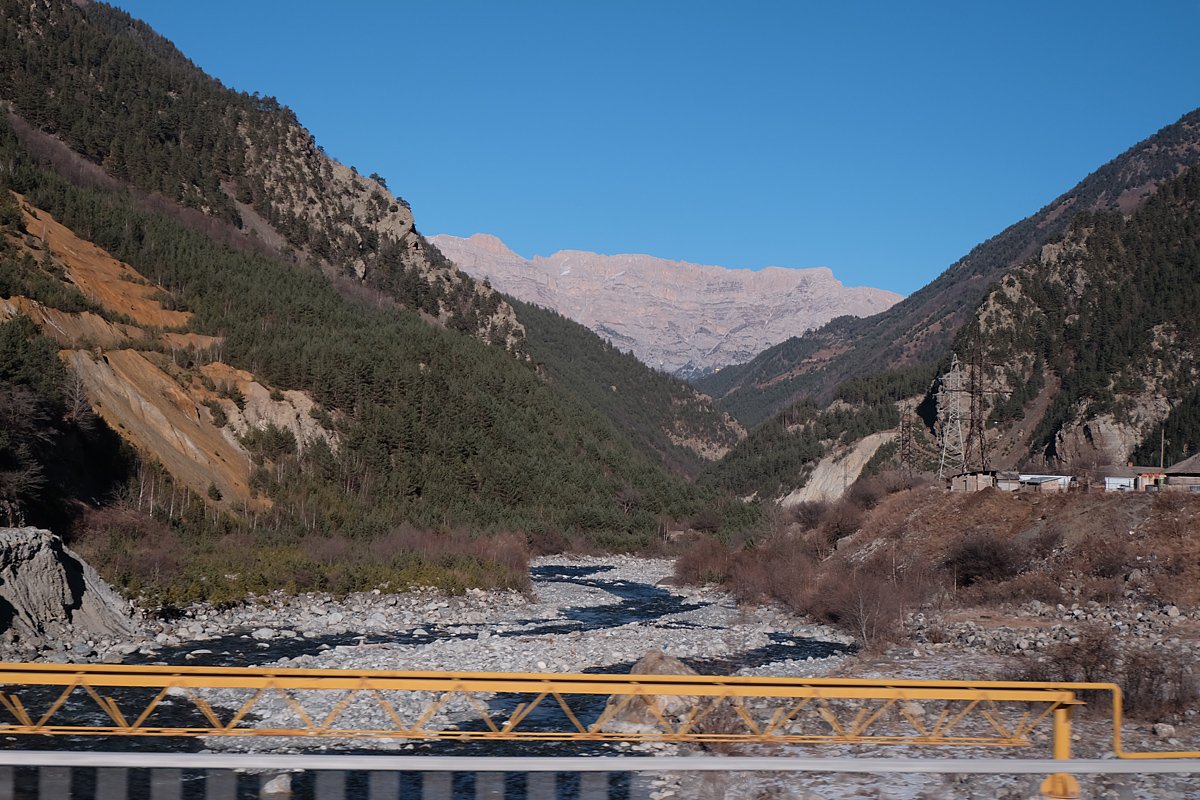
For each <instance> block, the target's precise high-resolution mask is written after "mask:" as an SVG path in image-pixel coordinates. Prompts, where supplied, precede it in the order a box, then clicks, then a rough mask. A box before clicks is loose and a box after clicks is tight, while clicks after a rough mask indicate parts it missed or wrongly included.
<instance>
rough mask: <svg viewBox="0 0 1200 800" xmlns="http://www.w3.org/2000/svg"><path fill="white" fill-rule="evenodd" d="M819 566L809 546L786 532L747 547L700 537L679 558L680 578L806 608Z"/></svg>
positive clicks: (750, 597) (742, 597) (796, 608)
mask: <svg viewBox="0 0 1200 800" xmlns="http://www.w3.org/2000/svg"><path fill="white" fill-rule="evenodd" d="M816 571H817V566H816V562H815V560H814V558H813V556H812V555H811V553H810V552H809V549H808V547H807V545H806V544H805V543H804V542H803V541H802V540H800V539H796V538H794V537H790V536H786V535H778V536H772V537H770V538H768V539H766V540H764V541H762V542H758V543H755V544H751V543H747V544H746V545H744V546H742V547H731V546H729V545H726V544H724V543H722V542H720V541H718V540H717V539H715V538H713V537H711V536H704V537H699V538H698V539H696V540H695V541H694V542H692V543H691V545H690V546H689V547H688V549H687V550H685V551H684V552H683V553H681V554H680V555H679V557H678V558H677V559H676V560H675V579H676V580H677V581H679V582H682V583H690V584H694V585H702V584H705V583H715V584H719V585H720V586H722V587H723V588H725V589H726V590H727V591H728V592H730V593H731V594H732V595H734V596H735V597H736V598H738V600H740V601H743V602H748V603H758V602H762V601H764V600H774V601H776V602H778V603H780V604H782V605H784V606H786V607H788V608H790V609H792V610H794V611H797V612H801V613H803V612H805V611H807V610H808V607H809V603H810V600H811V597H812V594H813V586H814V584H815V580H816V579H815V575H816Z"/></svg>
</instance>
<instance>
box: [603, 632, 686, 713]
mask: <svg viewBox="0 0 1200 800" xmlns="http://www.w3.org/2000/svg"><path fill="white" fill-rule="evenodd" d="M629 674H630V675H699V674H700V673H698V672H696V670H694V669H692V668H691V667H689V666H688V665H687V664H685V663H683V662H682V661H680V660H679V659H678V658H673V657H672V656H668V655H664V654H663V653H662V652H661V651H659V650H651V651H650V652H649V653H647V654H646V655H645V656H643V657H642V658H641V659H639V660H638V662H637V663H636V664H634V665H633V667H632V668H631V669H630V670H629ZM697 699H698V698H696V697H695V696H693V695H678V696H673V695H648V696H647V695H634V696H632V697H631V696H629V695H620V694H614V695H613V696H612V697H610V698H609V700H608V705H607V707H606V708H605V709H604V713H605V715H606V716H607V715H608V714H610V713H611V714H612V718H611V719H610V720H609V721H608V722H607V723H605V725H604V730H605V731H606V732H612V733H661V732H662V730H663V725H662V722H660V721H659V720H660V719H668V720H669V719H673V718H678V717H681V716H684V715H686V714H687V713H688V712H689V711H690V710H691V709H692V708H693V707H695V705H696V702H697Z"/></svg>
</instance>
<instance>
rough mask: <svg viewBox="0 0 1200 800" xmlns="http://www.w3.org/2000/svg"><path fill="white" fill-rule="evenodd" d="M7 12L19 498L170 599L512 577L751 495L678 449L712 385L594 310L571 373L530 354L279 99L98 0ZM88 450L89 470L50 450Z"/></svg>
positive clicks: (11, 479) (6, 202)
mask: <svg viewBox="0 0 1200 800" xmlns="http://www.w3.org/2000/svg"><path fill="white" fill-rule="evenodd" d="M0 11H2V12H3V18H2V20H0V59H2V67H3V68H2V69H0V97H2V98H3V99H4V100H5V101H7V102H8V103H10V104H11V105H10V109H9V111H10V113H9V114H8V115H5V116H2V117H0V201H2V202H0V205H2V206H3V215H4V218H5V220H6V222H5V224H6V225H8V227H7V228H6V232H5V234H4V236H5V243H4V247H3V248H2V251H3V252H0V295H2V296H3V298H5V299H4V300H3V301H0V302H2V303H3V309H2V311H3V313H2V314H0V316H4V317H6V318H7V319H8V320H9V321H8V322H7V323H5V327H3V328H2V329H0V399H2V397H14V398H18V399H19V400H20V402H21V403H23V404H24V405H22V406H21V407H22V408H29V409H32V410H31V411H30V412H29V413H25V412H22V413H21V414H15V413H14V414H13V415H10V417H6V418H5V420H6V421H5V422H4V424H6V425H7V424H9V422H11V421H12V420H19V421H22V422H21V424H22V425H31V427H29V429H28V430H26V431H24V433H22V434H21V436H10V437H9V438H8V439H6V440H4V441H3V442H2V443H0V445H2V448H4V449H3V452H0V461H3V463H0V472H3V473H4V474H3V476H0V477H3V481H0V499H2V500H3V501H4V503H5V505H3V506H0V513H6V514H7V515H8V517H9V518H10V519H12V520H13V521H21V520H24V521H26V522H29V523H35V524H44V525H49V526H52V527H53V528H54V529H55V530H57V531H59V532H61V533H64V534H66V535H68V536H73V537H75V538H76V539H77V540H78V544H79V546H80V547H81V548H82V549H83V550H84V551H86V552H87V553H88V554H89V557H95V558H98V559H100V560H101V561H100V566H102V567H104V568H105V570H106V574H107V575H108V577H110V578H111V579H113V580H116V581H118V582H120V583H123V584H126V585H129V586H131V587H133V586H141V587H142V588H147V587H149V586H150V585H151V584H152V583H153V584H154V587H155V588H156V589H157V590H159V591H163V592H168V593H170V594H169V597H170V598H171V599H172V601H178V600H184V599H187V598H189V597H197V596H207V597H224V598H229V597H234V598H236V597H240V596H243V595H244V594H245V592H246V591H261V590H263V589H264V588H269V587H271V586H283V585H288V586H294V587H296V588H306V587H307V588H327V589H332V590H335V591H345V590H349V589H354V588H370V587H372V586H376V585H380V584H387V585H394V586H400V587H404V586H408V585H411V584H414V583H419V584H431V583H439V584H441V585H446V586H448V587H450V588H461V587H462V586H463V585H479V584H489V583H490V584H504V585H519V584H520V582H521V581H523V580H524V579H525V577H524V576H525V572H524V570H523V561H522V558H523V556H522V555H521V554H522V553H523V552H525V551H526V548H527V547H529V546H534V547H551V548H552V547H563V546H566V545H567V544H568V543H569V541H571V540H574V541H576V542H577V543H579V544H580V545H581V546H584V547H588V548H610V549H622V548H629V547H637V546H640V545H644V544H646V543H647V542H649V541H651V540H652V539H653V537H655V536H657V535H658V533H659V532H660V531H661V530H662V529H663V527H664V526H665V525H667V524H668V523H669V522H670V521H672V520H685V519H687V518H690V517H692V516H693V515H696V514H698V513H700V512H701V511H704V510H705V509H708V508H712V507H715V506H717V505H720V506H721V507H722V508H723V516H724V519H725V520H726V523H727V525H730V526H734V527H736V526H737V525H744V524H746V522H747V520H749V519H751V518H752V517H753V516H754V513H755V512H754V510H753V509H750V508H743V507H741V506H740V505H737V504H733V505H731V504H729V503H728V501H726V500H723V499H721V498H720V497H719V496H718V495H717V494H716V493H714V492H712V491H711V490H708V489H705V488H703V487H699V486H697V485H695V484H691V483H689V482H687V481H686V480H684V479H681V478H680V477H678V476H677V475H672V474H670V473H669V472H668V471H666V470H664V469H663V468H662V467H661V464H662V463H664V462H665V463H668V464H671V465H672V466H674V467H676V469H677V471H679V472H687V471H689V470H691V469H693V467H694V464H695V456H692V455H689V454H687V453H686V452H685V451H684V450H683V449H682V448H684V447H697V448H701V449H703V447H707V446H710V445H712V446H727V445H728V444H729V443H731V441H732V440H733V439H735V438H736V433H731V432H730V430H731V429H730V428H729V426H727V425H725V423H720V424H717V425H714V424H713V421H714V420H717V421H719V420H720V416H719V415H717V414H715V413H714V412H712V410H711V409H710V408H708V407H707V406H706V405H705V404H704V402H703V400H702V398H698V397H697V396H696V395H695V393H694V392H692V391H691V390H690V389H689V388H688V387H686V386H684V385H682V384H679V385H675V384H671V385H666V384H662V385H660V384H657V383H655V384H653V385H652V386H650V385H648V384H646V383H645V380H646V376H647V375H649V374H650V372H649V370H648V369H646V368H645V367H643V366H642V365H640V364H627V363H625V362H624V361H622V360H621V359H615V360H614V359H610V358H608V357H606V356H603V354H600V353H594V352H591V350H588V348H592V349H596V348H600V349H603V348H602V343H600V342H599V340H598V339H596V338H595V337H594V336H591V335H590V334H589V335H587V341H586V343H585V344H584V345H583V346H582V347H583V350H580V351H579V352H580V355H579V356H578V358H579V360H580V361H579V363H587V364H589V367H588V369H587V370H584V371H583V373H586V374H582V377H581V378H580V379H579V380H576V378H575V377H572V374H573V372H578V370H575V368H574V367H573V366H572V365H571V364H570V363H569V361H570V359H571V358H573V357H574V356H572V355H570V348H569V347H568V348H566V349H567V351H568V355H567V358H566V360H565V361H564V360H559V361H556V360H555V358H556V357H557V356H552V355H547V356H546V357H545V358H540V359H538V360H535V359H534V358H532V357H531V356H530V355H529V354H528V353H527V352H526V343H525V336H524V331H523V328H522V327H521V325H520V324H519V323H518V322H517V321H516V318H515V316H514V315H513V312H512V309H511V306H509V305H508V303H507V302H506V301H504V300H503V299H502V298H501V297H500V296H499V295H498V294H497V293H496V292H493V291H492V290H491V289H490V287H488V286H486V284H483V283H478V282H475V281H473V280H471V279H470V278H469V277H468V276H465V275H463V274H461V273H459V272H458V271H457V270H455V269H454V267H453V265H450V264H448V263H447V262H444V260H443V259H441V257H440V254H438V253H437V251H436V249H435V248H432V247H429V246H428V245H427V244H426V243H425V241H424V239H423V238H421V237H420V235H419V234H418V233H417V232H416V231H415V229H414V228H413V227H412V216H411V214H410V213H409V211H408V209H407V207H406V206H405V205H404V204H403V203H402V202H401V201H398V200H395V198H394V197H393V196H392V195H391V194H390V193H389V192H388V191H387V190H386V189H385V187H384V186H383V183H382V181H381V180H378V179H363V178H361V177H360V176H357V175H356V174H355V173H354V171H353V170H351V169H349V168H342V167H340V166H339V165H337V164H335V163H334V162H332V161H330V160H329V159H327V158H325V156H324V155H323V154H321V153H320V150H319V149H318V148H316V147H315V145H313V143H311V142H310V141H309V140H308V139H307V138H306V137H307V134H305V133H304V132H303V129H301V128H300V127H299V125H298V124H297V123H296V121H295V120H294V118H293V117H292V116H291V114H290V112H288V111H287V110H286V109H284V108H282V107H280V106H278V104H276V103H274V101H271V100H269V99H267V100H263V99H260V98H257V97H251V96H248V95H244V94H235V93H233V92H230V91H229V90H227V89H224V88H223V87H221V86H220V84H219V83H217V82H216V81H213V80H211V79H209V78H207V77H206V76H204V75H203V73H201V72H200V71H199V70H198V69H197V68H195V67H194V66H193V65H191V64H190V63H188V62H187V61H186V59H184V58H183V57H182V56H181V55H179V54H178V53H177V52H176V51H175V50H174V48H172V47H171V46H170V45H169V43H167V42H165V40H162V39H161V38H160V37H157V36H156V35H155V34H153V32H152V31H150V30H149V29H148V28H145V26H143V25H141V24H140V23H136V22H134V21H132V20H130V19H129V18H128V17H127V16H125V15H123V14H122V13H120V12H117V11H114V10H113V9H111V8H108V7H106V6H103V5H101V4H96V3H91V4H86V5H85V6H83V7H78V6H76V5H74V4H72V3H69V2H60V1H59V0H50V2H46V3H37V4H33V5H32V6H30V5H23V4H20V3H14V2H10V1H9V0H0ZM68 144H69V145H70V147H68V146H67V145H68ZM310 145H312V146H310ZM72 148H74V150H73V149H72ZM81 154H82V155H81ZM12 192H16V193H17V194H12ZM239 223H240V226H241V227H240V229H239V227H238V226H239ZM85 262H87V263H85ZM530 313H533V312H530ZM537 318H538V320H539V321H540V323H539V331H542V332H543V334H542V335H545V336H546V337H547V339H548V340H553V338H554V337H560V338H562V339H563V341H564V342H567V343H569V344H570V346H571V347H579V346H580V345H579V342H578V341H575V340H573V338H572V337H574V336H575V335H576V332H574V331H573V330H572V329H570V326H567V328H562V326H557V327H556V325H555V323H554V321H553V320H551V319H549V318H545V319H544V320H543V317H541V316H538V317H537ZM542 323H544V324H542ZM39 329H40V333H39ZM51 338H52V339H53V342H51ZM547 346H549V345H547ZM56 348H57V349H59V351H60V352H59V355H60V357H61V360H62V363H64V364H65V365H66V369H65V371H63V372H62V373H61V374H60V373H59V372H57V371H55V370H51V369H50V368H48V367H46V366H45V362H46V353H51V354H53V353H54V351H55V349H56ZM535 349H536V348H535ZM584 350H586V351H587V352H586V353H584V352H583V351H584ZM607 370H614V371H615V373H616V374H614V375H613V376H612V377H609V376H608V374H607V372H606V371H607ZM39 373H43V374H45V375H46V376H48V377H47V379H46V381H48V383H47V382H46V381H41V380H40V379H39V380H35V379H34V378H32V377H30V376H32V375H36V374H39ZM31 382H32V383H33V384H36V386H33V388H32V389H31V388H30V386H31ZM589 383H590V384H595V385H597V386H600V385H605V384H607V385H610V386H611V385H616V386H618V390H619V391H618V393H617V394H620V393H621V391H620V390H622V389H626V390H627V391H628V394H630V395H636V394H651V395H654V397H653V398H647V397H641V398H638V399H637V401H636V402H634V403H632V404H627V403H625V400H627V399H629V398H621V400H620V401H618V402H615V403H613V402H609V398H605V399H604V400H603V402H601V401H599V400H598V399H597V398H596V396H595V393H592V395H593V396H592V397H591V398H589V399H585V398H586V397H587V395H588V394H589V392H588V391H587V390H586V386H587V385H589ZM43 384H45V385H43ZM56 387H57V388H56ZM6 392H7V393H8V394H5V393H6ZM30 392H33V394H30ZM610 393H611V389H610ZM658 394H661V395H662V400H663V401H665V402H669V403H671V404H673V406H672V408H670V409H668V410H654V413H653V414H650V409H649V405H648V404H652V403H657V402H658ZM22 398H23V399H22ZM14 402H16V401H14ZM596 407H600V408H601V409H603V410H604V414H607V415H608V418H606V417H605V416H604V414H602V413H600V412H598V411H597V410H596ZM34 412H36V413H34ZM93 412H95V413H96V414H98V415H99V416H98V417H97V416H95V415H94V414H93ZM647 415H648V416H647ZM623 417H627V418H628V422H629V425H630V428H631V429H632V430H634V432H635V433H634V436H635V439H636V441H637V442H638V444H639V447H640V449H639V447H635V446H634V445H633V444H631V441H630V437H629V436H628V435H626V433H625V432H624V431H622V430H620V429H619V428H618V427H617V425H616V424H614V422H613V421H612V420H614V419H615V420H617V421H618V422H623ZM78 420H85V422H86V424H85V422H79V421H78ZM647 420H649V421H647ZM13 424H16V423H13ZM81 426H82V427H81ZM662 426H667V427H669V428H670V429H671V430H673V431H676V432H678V435H679V436H680V437H681V439H686V438H687V437H689V436H692V435H693V434H694V433H695V432H696V431H700V432H701V433H700V435H702V436H706V437H708V436H711V442H710V441H708V440H706V441H705V443H704V444H703V445H702V444H700V443H699V440H698V439H697V441H690V440H689V441H681V442H679V443H678V447H676V444H675V443H672V441H671V438H670V436H669V435H668V434H665V433H663V432H662V431H656V430H653V429H654V428H656V427H662ZM23 430H24V429H23ZM114 431H115V433H114ZM116 434H119V435H120V437H121V438H123V439H124V440H125V444H124V445H122V443H121V440H120V438H118V436H117V435H116ZM22 437H24V438H22ZM664 437H665V438H664ZM48 443H53V444H54V446H53V447H51V446H50V444H48ZM129 445H132V447H130V446H129ZM62 448H73V449H68V450H63V449H62ZM75 453H82V454H85V455H86V457H87V461H86V462H84V463H83V464H81V465H79V466H80V467H81V468H86V469H84V471H85V472H88V471H89V470H90V472H88V474H85V475H82V476H81V475H73V474H70V470H65V469H59V468H57V467H55V464H54V462H55V460H56V459H64V458H67V459H70V458H74V455H72V454H75ZM88 454H90V455H88ZM5 459H6V460H5ZM181 459H182V460H181ZM494 537H500V538H499V539H494ZM493 539H494V541H493ZM489 542H491V543H489ZM510 556H511V558H510ZM513 564H516V565H517V567H513V566H512V565H513Z"/></svg>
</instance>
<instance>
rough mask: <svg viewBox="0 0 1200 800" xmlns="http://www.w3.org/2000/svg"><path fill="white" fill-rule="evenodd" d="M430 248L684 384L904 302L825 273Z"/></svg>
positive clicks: (450, 239) (487, 239)
mask: <svg viewBox="0 0 1200 800" xmlns="http://www.w3.org/2000/svg"><path fill="white" fill-rule="evenodd" d="M430 241H431V242H432V243H433V244H435V245H436V246H437V247H438V248H439V249H440V250H441V251H442V252H443V253H444V254H445V255H446V257H447V258H449V259H450V260H451V261H453V262H455V263H456V264H458V265H459V267H460V268H461V269H462V270H463V271H464V272H466V273H467V274H469V275H472V276H474V277H475V278H478V279H481V280H482V279H484V278H486V279H487V280H488V281H490V283H491V285H492V286H493V287H495V288H496V289H499V290H500V291H502V292H505V293H508V294H511V295H513V296H514V297H517V298H520V299H521V300H525V301H527V302H531V303H536V304H538V305H541V306H545V307H546V308H551V309H553V310H555V311H557V312H559V313H560V314H562V315H564V316H566V317H569V318H571V319H573V320H575V321H576V322H579V323H582V324H583V325H586V326H588V327H589V328H591V329H592V330H594V331H595V332H596V333H598V334H599V335H600V336H602V337H604V338H606V339H610V340H611V341H612V342H613V344H614V345H616V346H618V347H620V348H621V349H622V350H628V351H632V352H633V353H634V355H636V356H637V357H638V358H639V359H640V360H641V361H642V362H644V363H646V364H648V365H650V366H651V367H654V368H656V369H660V370H662V371H664V372H669V373H671V374H674V375H677V376H679V377H683V378H692V377H697V376H700V375H704V374H707V373H709V372H712V371H713V370H715V369H719V368H721V367H723V366H726V365H728V364H737V363H742V362H745V361H748V360H750V359H751V358H753V357H754V356H755V355H757V354H758V353H759V352H761V351H763V350H765V349H766V348H768V347H770V346H771V345H774V344H777V343H779V342H782V341H784V340H785V339H787V338H788V337H791V336H796V335H799V334H801V333H804V332H805V331H806V330H809V329H811V328H814V327H817V326H819V325H823V324H824V323H826V322H828V321H829V320H831V319H833V318H834V317H837V316H842V315H845V314H851V315H854V316H868V315H870V314H875V313H878V312H880V311H883V310H885V309H887V308H890V307H891V306H892V305H893V304H895V303H897V302H899V301H900V300H902V299H903V297H902V296H901V295H898V294H895V293H894V292H888V291H884V290H882V289H871V288H866V287H846V286H843V285H842V284H841V282H839V281H838V280H837V279H835V278H834V277H833V273H832V272H830V271H829V270H828V269H826V268H824V267H820V268H816V269H781V268H779V267H768V268H766V269H763V270H759V271H757V272H752V271H750V270H732V269H724V268H722V267H716V266H704V265H700V264H690V263H687V262H684V261H668V260H665V259H661V258H653V257H651V256H645V255H615V256H603V255H597V254H596V253H587V252H581V251H578V250H564V251H561V252H558V253H555V254H554V255H552V256H550V257H549V258H542V257H540V256H535V257H534V258H533V259H525V258H522V257H521V256H519V255H517V254H516V253H514V252H513V251H511V250H509V249H508V248H507V247H505V246H504V244H503V243H502V242H501V241H500V240H499V239H497V238H496V237H494V236H488V235H486V234H478V233H477V234H475V235H474V236H472V237H470V238H469V239H461V238H458V237H455V236H446V235H438V236H433V237H431V238H430Z"/></svg>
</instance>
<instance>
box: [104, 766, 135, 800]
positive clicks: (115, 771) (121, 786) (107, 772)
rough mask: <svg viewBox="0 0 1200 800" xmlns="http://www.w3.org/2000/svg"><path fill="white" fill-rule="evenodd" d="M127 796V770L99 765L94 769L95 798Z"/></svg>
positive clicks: (116, 799) (118, 799)
mask: <svg viewBox="0 0 1200 800" xmlns="http://www.w3.org/2000/svg"><path fill="white" fill-rule="evenodd" d="M128 796H129V770H127V769H122V768H121V767H101V768H100V769H98V770H96V800H125V798H126V797H128Z"/></svg>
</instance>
